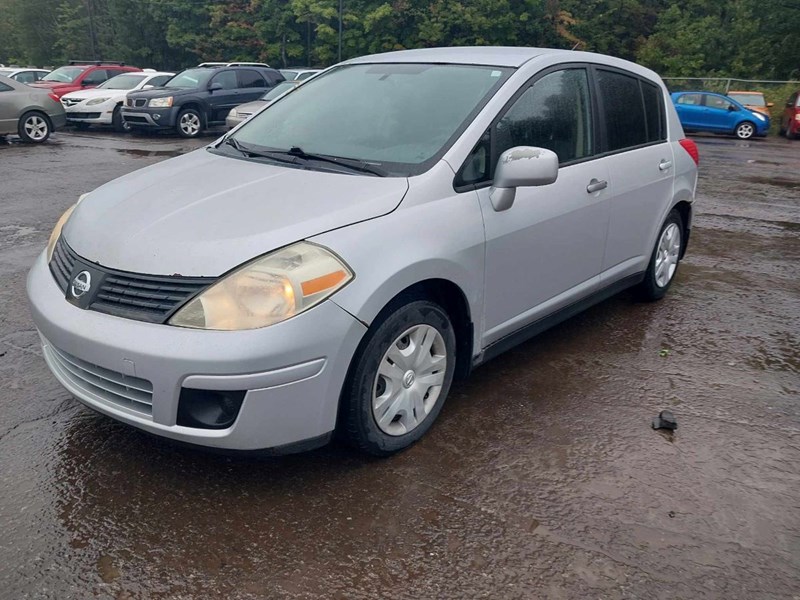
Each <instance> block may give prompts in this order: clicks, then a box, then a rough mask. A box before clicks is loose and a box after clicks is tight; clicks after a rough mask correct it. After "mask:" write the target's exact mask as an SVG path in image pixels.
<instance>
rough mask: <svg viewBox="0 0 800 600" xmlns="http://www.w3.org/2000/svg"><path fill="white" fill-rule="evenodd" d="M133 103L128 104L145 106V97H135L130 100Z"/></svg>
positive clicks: (139, 106) (137, 106) (138, 106)
mask: <svg viewBox="0 0 800 600" xmlns="http://www.w3.org/2000/svg"><path fill="white" fill-rule="evenodd" d="M132 102H133V104H130V105H129V106H135V107H136V108H142V107H143V106H147V98H136V99H135V100H133V101H132Z"/></svg>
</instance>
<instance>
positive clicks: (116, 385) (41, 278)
mask: <svg viewBox="0 0 800 600" xmlns="http://www.w3.org/2000/svg"><path fill="white" fill-rule="evenodd" d="M28 298H29V301H30V305H31V312H32V315H33V320H34V322H35V323H36V327H37V328H38V329H39V332H40V334H41V336H42V343H43V347H44V356H45V360H46V361H47V363H48V366H49V367H50V369H51V371H53V374H54V375H55V376H56V378H57V379H58V380H59V382H60V383H61V384H62V385H63V386H64V387H66V388H67V390H69V391H70V392H71V393H72V394H73V395H74V396H75V397H76V398H78V400H80V401H81V402H83V403H84V404H86V405H87V406H89V407H91V408H93V409H95V410H97V411H98V412H101V413H103V414H106V415H108V416H110V417H113V418H114V419H117V420H119V421H123V422H125V423H127V424H129V425H132V426H134V427H138V428H139V429H143V430H145V431H148V432H149V433H153V434H156V435H160V436H164V437H168V438H171V439H174V440H178V441H180V442H185V443H189V444H196V445H201V446H209V447H213V448H219V449H226V450H262V449H269V448H277V447H281V446H287V445H294V444H297V443H298V442H303V441H305V440H309V439H313V438H323V439H324V436H325V435H326V434H328V433H330V432H331V431H332V430H333V429H334V427H335V423H336V412H337V409H338V403H339V395H340V392H341V389H342V384H343V383H344V380H345V377H346V374H347V370H348V368H349V366H350V360H351V358H352V356H353V354H354V353H355V350H356V347H357V346H358V343H359V342H360V340H361V338H362V336H363V334H364V332H365V331H366V328H365V327H364V325H363V324H362V323H360V322H359V321H358V320H356V319H355V318H353V317H352V316H351V315H350V314H349V313H347V312H346V311H344V310H342V309H341V308H339V306H337V305H336V304H335V303H334V302H331V301H326V302H323V303H321V304H320V305H318V306H316V307H314V308H313V309H311V310H309V311H308V312H305V313H303V314H300V315H298V316H296V317H294V318H292V319H289V320H287V321H284V322H283V323H278V324H276V325H272V326H270V327H266V328H264V329H256V330H251V331H239V332H223V331H199V330H192V329H183V328H179V327H170V326H168V325H155V324H151V323H144V322H140V321H133V320H129V319H123V318H119V317H113V316H109V315H105V314H102V313H98V312H94V311H89V310H83V309H80V308H77V307H76V306H74V305H72V304H70V303H69V302H67V301H66V300H65V299H64V293H63V292H62V291H61V290H60V289H59V287H58V286H57V284H56V282H55V280H54V279H53V276H52V274H51V273H50V270H49V268H48V266H47V264H46V262H45V256H44V253H42V254H41V255H40V256H39V258H38V259H37V260H36V262H35V264H34V266H33V268H32V269H31V272H30V274H29V275H28ZM181 388H195V389H207V390H246V394H245V397H244V402H243V403H242V407H241V409H240V411H239V414H238V417H237V418H236V420H235V422H234V423H233V425H231V426H230V427H229V428H227V429H200V428H194V427H184V426H180V425H177V424H176V422H177V412H178V400H179V397H180V392H181ZM148 394H149V396H148ZM126 397H135V398H137V399H138V401H137V404H136V408H132V407H131V405H130V403H127V404H126V401H125V398H126ZM148 401H150V402H151V408H149V412H148V410H142V406H144V407H145V408H147V405H146V403H147V402H148Z"/></svg>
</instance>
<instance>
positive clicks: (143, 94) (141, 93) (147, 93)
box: [128, 87, 201, 98]
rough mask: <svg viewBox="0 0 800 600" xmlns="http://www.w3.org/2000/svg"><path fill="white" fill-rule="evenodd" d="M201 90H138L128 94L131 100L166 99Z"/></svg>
mask: <svg viewBox="0 0 800 600" xmlns="http://www.w3.org/2000/svg"><path fill="white" fill-rule="evenodd" d="M200 89H201V88H178V87H160V88H155V89H150V90H137V91H135V92H128V97H129V98H166V97H167V96H180V95H182V94H194V93H197V92H198V91H200Z"/></svg>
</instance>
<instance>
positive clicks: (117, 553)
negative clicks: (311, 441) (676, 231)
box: [0, 132, 800, 599]
mask: <svg viewBox="0 0 800 600" xmlns="http://www.w3.org/2000/svg"><path fill="white" fill-rule="evenodd" d="M209 139H210V138H207V139H206V140H203V141H208V140H209ZM203 141H200V142H184V141H180V140H177V139H174V138H161V137H158V138H155V137H153V138H135V137H130V136H129V137H124V136H116V135H113V134H107V133H69V132H67V133H59V134H57V135H56V136H55V137H54V138H53V140H52V141H51V142H50V143H48V144H45V145H42V146H23V145H21V144H18V143H15V142H12V143H10V144H5V145H0V280H2V285H0V306H2V308H0V383H2V385H1V386H0V597H2V598H12V599H17V598H57V599H65V598H81V599H82V598H94V597H98V598H120V599H122V598H341V599H344V598H347V599H350V598H354V599H360V598H363V599H375V598H424V599H428V598H430V599H448V598H453V599H462V598H503V599H515V598H547V599H559V598H569V599H574V598H648V599H650V598H665V599H666V598H669V599H674V598H724V599H732V598H746V599H753V598H798V597H799V596H800V398H799V397H798V392H799V391H800V377H798V371H800V324H799V323H798V318H799V317H800V269H799V268H798V265H799V264H800V142H789V141H787V140H783V139H769V140H754V141H752V142H739V141H736V140H733V139H727V138H722V137H701V138H697V141H698V144H699V146H700V153H701V157H702V165H701V166H702V170H701V181H700V185H699V196H698V202H697V214H696V220H695V226H694V229H693V233H692V240H691V244H690V248H689V253H688V255H687V257H686V260H685V262H684V263H683V264H682V265H681V268H680V270H679V273H678V276H677V280H676V282H675V285H674V286H673V288H672V290H671V291H670V293H669V295H668V297H667V298H666V299H665V300H664V301H662V302H660V303H657V304H639V303H637V302H635V301H634V300H633V298H632V297H631V296H630V295H629V294H623V295H621V296H618V297H616V298H613V299H611V300H609V301H607V302H605V303H603V304H601V305H599V306H597V307H595V308H594V309H592V310H590V311H589V312H587V313H585V314H583V315H581V316H579V317H577V318H574V319H572V320H571V321H569V322H567V323H565V324H563V325H561V326H559V327H557V328H556V329H554V330H551V331H550V332H548V333H546V334H545V335H543V336H541V337H539V338H538V339H536V340H534V341H532V342H530V343H527V344H525V345H523V346H521V347H518V348H517V349H515V350H513V351H511V352H510V353H508V354H506V355H504V356H501V357H500V358H497V359H495V360H493V361H491V362H490V363H488V364H486V365H485V366H483V367H481V368H479V369H478V370H477V371H476V372H475V373H474V375H473V377H472V378H471V379H470V380H469V381H467V382H465V383H462V384H460V385H457V386H456V387H455V389H454V390H453V393H452V395H451V398H450V399H449V400H448V404H447V406H446V407H445V409H444V411H443V412H442V414H441V417H440V419H439V422H438V424H437V425H436V426H434V428H433V429H432V430H431V432H430V433H429V435H428V436H427V437H426V438H425V439H424V440H423V441H422V442H421V443H420V444H418V445H417V446H415V447H413V448H412V449H410V450H409V451H407V452H405V453H403V454H401V455H399V456H395V457H393V458H390V459H388V460H376V459H369V458H365V457H362V456H359V455H356V454H354V453H352V452H350V451H349V450H347V449H345V448H342V447H338V446H332V447H328V448H325V449H322V450H319V451H315V452H312V453H309V454H305V455H298V456H291V457H285V458H280V459H273V460H262V461H254V460H242V459H231V458H226V457H220V456H213V455H208V454H204V453H198V452H195V451H190V450H184V449H179V448H175V447H174V446H171V445H169V444H167V443H165V442H162V441H161V440H159V439H155V438H152V437H148V436H146V435H143V434H141V433H138V432H137V431H135V430H133V429H131V428H128V427H126V426H123V425H120V424H117V423H115V422H114V421H112V420H110V419H108V418H106V417H103V416H100V415H97V414H94V413H92V412H91V411H89V410H88V409H86V408H83V407H82V406H80V405H79V404H78V403H77V401H74V400H73V399H71V398H70V396H69V394H68V393H67V392H66V391H65V390H63V389H62V388H61V387H60V386H59V385H58V384H57V383H56V381H55V379H54V378H53V377H52V376H51V375H50V373H49V372H48V370H47V368H46V366H45V364H44V361H43V359H42V357H41V352H40V349H39V345H38V339H37V334H36V332H35V330H34V328H33V324H32V322H31V319H30V316H29V312H28V308H27V304H26V301H25V293H24V289H25V276H26V274H27V270H28V268H29V265H30V264H31V263H32V261H33V259H34V256H35V255H36V254H37V253H38V252H40V251H41V249H42V248H43V246H44V245H45V243H46V240H47V237H48V235H49V233H50V230H51V227H52V225H53V223H54V222H55V221H56V219H57V218H58V216H59V215H60V214H61V212H62V211H63V210H64V209H66V208H67V207H68V206H69V205H71V204H72V203H73V202H74V201H75V199H76V198H77V197H78V195H79V194H81V193H82V192H86V191H89V190H91V189H92V188H94V187H95V186H97V185H99V184H101V183H103V182H105V181H108V180H110V179H112V178H114V177H117V176H119V175H122V174H124V173H127V172H129V171H131V170H134V169H137V168H139V167H143V166H145V165H148V164H152V163H155V162H157V161H159V160H163V159H165V158H167V157H169V156H173V155H176V154H178V153H180V152H183V151H186V150H189V149H191V148H193V147H196V146H198V145H200V144H201V143H203ZM664 408H669V409H671V410H672V411H673V412H674V413H675V414H676V416H677V419H678V423H679V429H678V431H677V432H676V433H675V434H674V435H672V436H668V435H665V434H662V433H658V432H655V431H653V430H652V429H651V427H650V421H651V419H652V417H653V416H654V415H656V414H657V413H658V411H659V410H661V409H664Z"/></svg>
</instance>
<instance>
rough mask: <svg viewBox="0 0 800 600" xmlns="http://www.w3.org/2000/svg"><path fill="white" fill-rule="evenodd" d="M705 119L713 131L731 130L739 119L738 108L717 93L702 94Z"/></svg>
mask: <svg viewBox="0 0 800 600" xmlns="http://www.w3.org/2000/svg"><path fill="white" fill-rule="evenodd" d="M703 105H704V106H705V121H706V124H707V126H708V128H709V129H712V130H714V131H733V129H734V128H735V127H736V122H737V121H738V119H739V116H740V115H739V114H738V113H739V109H737V108H736V106H735V105H734V104H733V103H732V102H731V101H730V100H727V99H725V98H723V97H722V96H718V95H717V94H703Z"/></svg>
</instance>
